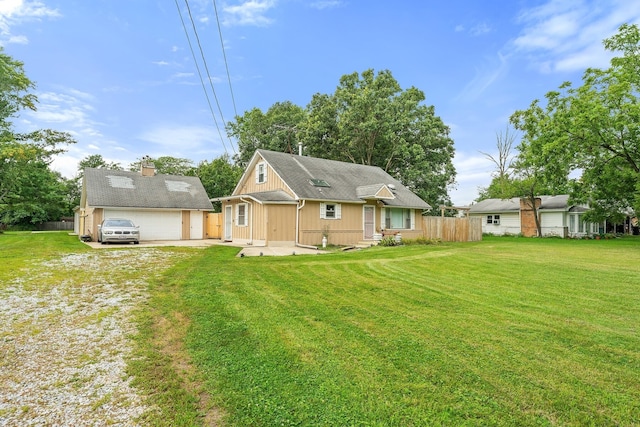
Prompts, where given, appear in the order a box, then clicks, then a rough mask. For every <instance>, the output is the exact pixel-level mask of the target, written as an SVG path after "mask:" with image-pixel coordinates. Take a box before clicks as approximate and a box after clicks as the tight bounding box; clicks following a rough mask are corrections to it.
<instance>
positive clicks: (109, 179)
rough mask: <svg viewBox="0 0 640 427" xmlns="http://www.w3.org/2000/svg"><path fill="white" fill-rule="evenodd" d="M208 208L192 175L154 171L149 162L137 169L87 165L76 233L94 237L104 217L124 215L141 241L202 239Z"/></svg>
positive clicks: (208, 201) (210, 205)
mask: <svg viewBox="0 0 640 427" xmlns="http://www.w3.org/2000/svg"><path fill="white" fill-rule="evenodd" d="M212 209H213V205H212V204H211V201H210V200H209V196H208V195H207V192H206V191H205V189H204V187H203V186H202V183H201V182H200V179H199V178H198V177H195V176H179V175H156V174H155V167H154V166H153V164H151V163H144V164H143V165H142V167H141V171H140V172H130V171H119V170H110V169H96V168H86V169H85V170H84V178H83V181H82V195H81V197H80V206H79V207H78V208H77V209H76V224H78V226H77V227H78V229H77V233H78V234H79V235H80V236H83V235H84V236H87V235H88V236H92V238H93V239H94V240H95V239H96V237H97V232H98V224H100V223H101V222H102V220H103V219H105V218H127V219H130V220H132V221H133V222H134V223H135V224H136V225H138V226H139V227H140V240H190V239H192V240H195V239H204V238H206V215H207V212H209V211H211V210H212Z"/></svg>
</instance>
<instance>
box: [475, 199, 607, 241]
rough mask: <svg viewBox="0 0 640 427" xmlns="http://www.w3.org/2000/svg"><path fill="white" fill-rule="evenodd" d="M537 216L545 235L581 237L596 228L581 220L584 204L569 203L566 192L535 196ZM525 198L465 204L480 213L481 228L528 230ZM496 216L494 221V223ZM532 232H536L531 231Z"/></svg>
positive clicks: (488, 230) (504, 231)
mask: <svg viewBox="0 0 640 427" xmlns="http://www.w3.org/2000/svg"><path fill="white" fill-rule="evenodd" d="M537 201H538V205H539V206H538V209H537V211H538V218H539V219H540V225H541V228H542V235H543V236H545V237H551V236H559V237H582V236H588V235H592V234H596V233H598V232H599V229H600V227H599V225H598V224H593V223H587V222H585V221H584V220H583V215H584V213H585V212H586V211H587V210H588V207H587V206H585V205H570V204H569V196H568V195H558V196H539V197H538V198H537ZM531 215H532V210H531V209H528V204H527V201H526V200H524V199H520V198H518V197H514V198H511V199H486V200H483V201H481V202H478V203H476V204H474V205H472V206H471V207H470V208H469V216H476V217H478V216H479V217H481V218H482V219H483V221H482V232H483V233H487V234H495V235H500V236H502V235H509V234H512V235H518V234H524V235H525V236H527V235H536V234H530V233H531V231H527V230H531V229H532V228H535V220H534V218H533V217H532V216H531ZM496 220H497V221H498V223H497V224H496ZM534 233H537V232H535V231H534Z"/></svg>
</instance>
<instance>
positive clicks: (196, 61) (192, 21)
mask: <svg viewBox="0 0 640 427" xmlns="http://www.w3.org/2000/svg"><path fill="white" fill-rule="evenodd" d="M175 4H176V8H177V9H178V14H179V16H180V22H181V23H182V28H183V29H184V32H185V36H186V37H187V42H188V44H189V49H190V51H191V56H192V57H193V60H194V63H195V66H196V70H197V71H198V76H199V77H200V83H201V84H202V89H203V91H204V94H205V98H206V99H207V104H208V106H209V111H210V112H211V117H213V121H214V123H215V126H216V129H217V130H218V135H219V136H220V140H221V141H222V145H223V147H224V151H225V153H226V154H227V155H228V154H229V151H228V150H227V145H226V144H225V141H224V139H225V138H224V136H223V135H222V131H221V129H220V125H219V124H218V120H217V118H216V114H215V112H214V109H213V106H212V104H211V99H210V97H209V93H208V91H207V87H206V84H205V82H204V77H203V75H202V71H201V69H200V66H199V65H198V59H197V57H196V53H195V51H194V48H193V44H192V42H191V37H190V36H189V31H188V30H187V26H186V24H185V21H184V18H183V15H182V11H181V10H180V5H179V4H178V0H175ZM185 5H186V7H187V11H188V14H189V19H190V21H191V26H192V28H193V32H194V35H195V38H196V43H197V45H198V48H199V50H200V56H201V58H202V62H203V65H204V68H205V72H206V75H207V79H208V80H209V85H210V87H211V91H212V93H213V97H214V99H215V102H216V106H217V108H218V113H219V114H220V118H221V120H222V123H223V125H224V124H225V123H226V122H225V119H224V114H223V113H222V108H221V106H220V102H219V100H218V96H217V94H216V91H215V88H214V87H213V82H212V81H211V74H210V73H209V67H208V66H207V61H206V58H205V55H204V51H203V49H202V44H201V43H200V37H199V36H198V31H197V28H196V25H195V22H194V20H193V15H192V14H191V8H190V6H189V1H188V0H185ZM219 33H220V34H221V31H220V30H219ZM225 63H226V55H225ZM227 73H228V66H227ZM229 84H230V85H231V80H230V78H229ZM230 87H231V86H230ZM232 97H233V95H232ZM234 111H235V101H234ZM225 133H226V131H225ZM227 139H228V141H229V146H230V147H231V149H232V150H233V152H234V153H237V151H236V149H235V147H234V145H233V142H232V141H231V139H230V138H229V137H228V136H227Z"/></svg>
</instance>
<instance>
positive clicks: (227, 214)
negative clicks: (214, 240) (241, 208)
mask: <svg viewBox="0 0 640 427" xmlns="http://www.w3.org/2000/svg"><path fill="white" fill-rule="evenodd" d="M232 224H233V206H225V207H224V240H227V241H231V237H232V236H231V225H232Z"/></svg>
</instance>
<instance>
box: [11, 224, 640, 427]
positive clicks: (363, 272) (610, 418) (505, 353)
mask: <svg viewBox="0 0 640 427" xmlns="http://www.w3.org/2000/svg"><path fill="white" fill-rule="evenodd" d="M41 236H46V235H33V239H34V240H33V245H31V244H28V245H26V246H25V244H24V240H23V239H16V238H15V236H11V235H9V236H8V235H4V236H3V235H0V262H2V263H3V266H4V267H5V268H0V281H2V279H3V278H7V277H9V276H15V275H16V274H19V267H20V264H21V263H24V262H29V260H30V259H34V257H35V258H48V257H55V256H58V254H64V253H66V252H70V251H78V250H81V251H83V250H86V249H85V248H86V247H85V246H84V245H81V244H80V245H78V244H77V241H75V242H71V241H67V240H66V239H57V240H56V241H55V242H53V243H52V239H48V240H47V238H46V237H41ZM16 242H18V243H16ZM29 248H30V249H29ZM113 250H118V249H117V248H114V249H113ZM139 250H145V249H144V248H139ZM166 250H171V249H166ZM236 252H237V249H234V248H228V247H215V246H214V247H212V248H209V249H206V250H197V251H193V252H189V254H190V255H189V256H188V257H176V261H175V264H174V265H173V266H172V267H171V268H170V269H169V270H168V271H167V272H165V273H164V274H162V276H161V277H160V278H159V279H157V280H155V281H154V282H152V283H151V285H150V292H151V298H150V300H149V301H148V303H147V304H145V305H143V306H142V307H140V310H139V315H138V319H139V328H140V333H139V335H138V336H137V338H136V340H137V343H138V351H137V352H136V354H135V355H134V357H133V359H132V360H130V361H129V363H130V372H131V373H133V374H134V375H136V377H137V379H136V382H135V384H136V386H138V387H139V388H140V389H141V390H142V391H143V392H144V393H146V394H147V395H148V399H149V400H148V401H149V403H151V404H155V405H156V407H157V408H158V412H157V413H154V414H150V415H148V416H147V417H146V418H144V419H143V420H141V421H142V424H143V425H145V424H147V425H172V426H177V425H183V426H191V425H202V424H208V423H211V422H212V420H214V421H216V422H218V423H219V424H220V425H228V426H279V425H284V426H291V425H294V426H427V425H429V426H431V425H483V426H484V425H505V426H507V425H508V426H512V425H518V426H527V425H562V426H572V425H573V426H584V425H597V426H601V425H622V426H629V425H640V327H639V325H640V310H639V309H638V308H639V307H640V266H639V265H638V260H639V259H640V240H639V239H637V238H624V239H616V240H600V241H596V240H584V241H582V240H581V241H578V240H560V239H525V238H485V239H484V240H483V241H482V242H476V243H466V244H440V245H431V246H407V247H391V248H372V249H368V250H363V251H358V252H350V253H342V252H339V253H332V254H327V255H318V256H316V255H314V256H290V257H255V258H250V257H245V258H236V257H235V256H234V255H235V254H236ZM7 266H9V267H10V268H11V269H10V270H7V269H6V267H7ZM205 414H206V416H205Z"/></svg>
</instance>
